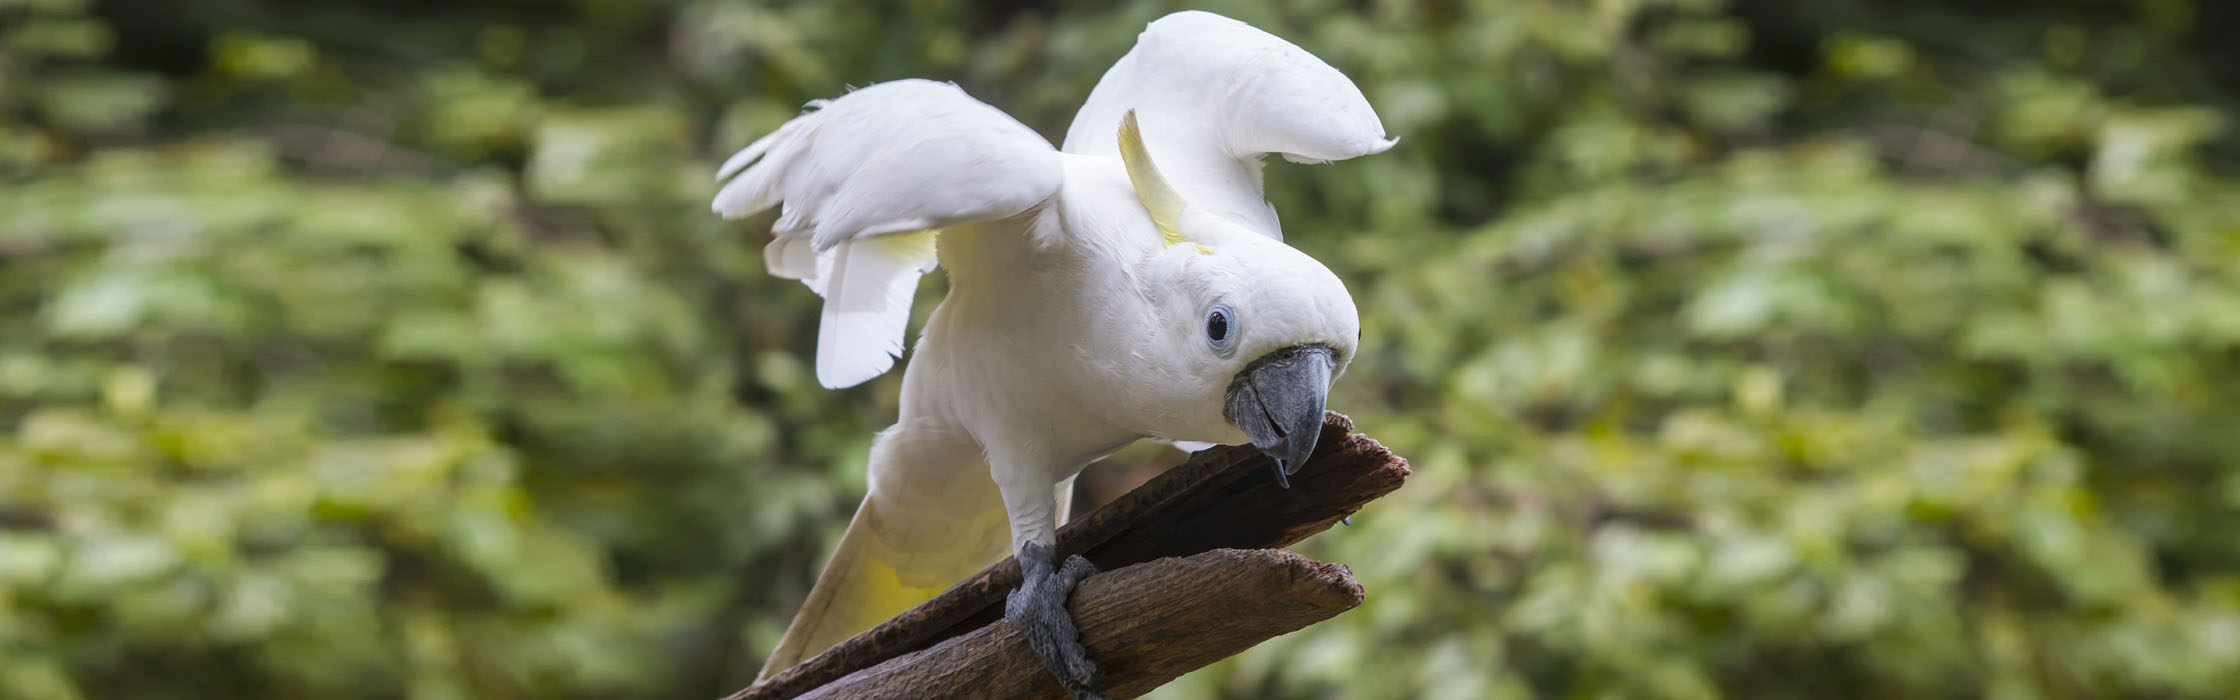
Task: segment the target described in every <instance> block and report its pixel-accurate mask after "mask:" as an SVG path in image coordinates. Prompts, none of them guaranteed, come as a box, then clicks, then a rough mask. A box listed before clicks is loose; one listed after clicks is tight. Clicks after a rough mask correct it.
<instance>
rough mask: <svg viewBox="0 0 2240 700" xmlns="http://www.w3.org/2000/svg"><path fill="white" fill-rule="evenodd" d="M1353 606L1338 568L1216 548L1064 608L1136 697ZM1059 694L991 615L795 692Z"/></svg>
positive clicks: (873, 698)
mask: <svg viewBox="0 0 2240 700" xmlns="http://www.w3.org/2000/svg"><path fill="white" fill-rule="evenodd" d="M1360 604H1361V584H1359V583H1356V582H1354V580H1353V572H1352V571H1348V570H1347V569H1346V567H1345V566H1343V565H1340V564H1324V563H1321V562H1317V561H1314V560H1311V559H1308V558H1306V557H1303V556H1300V555H1298V554H1296V553H1293V552H1290V551H1286V550H1281V549H1217V550H1214V551H1211V552H1206V553H1204V554H1198V555H1195V556H1190V557H1186V558H1180V559H1172V558H1170V559H1160V560H1157V561H1153V562H1148V563H1144V564H1137V565H1135V566H1130V567H1127V568H1125V569H1120V570H1118V571H1112V572H1107V573H1105V574H1100V575H1097V576H1092V577H1090V578H1088V579H1087V580H1084V581H1082V582H1081V584H1080V585H1079V586H1078V587H1076V588H1075V589H1074V592H1073V598H1072V602H1071V603H1070V605H1069V606H1068V607H1069V608H1070V609H1071V610H1072V612H1073V619H1074V624H1075V625H1076V626H1078V627H1079V628H1080V630H1081V643H1082V644H1083V645H1084V646H1085V647H1087V648H1088V650H1089V658H1092V659H1095V660H1096V662H1097V669H1098V670H1099V671H1101V672H1103V673H1104V674H1105V678H1106V679H1107V682H1106V685H1105V693H1106V694H1107V695H1109V696H1111V697H1115V698H1131V697H1135V696H1138V695H1142V694H1144V693H1147V692H1150V691H1151V689H1152V688H1157V687H1159V686H1161V685H1164V684H1166V682H1167V681H1171V680H1174V679H1175V678H1176V677H1178V676H1181V675H1182V674H1184V673H1188V672H1190V671H1191V670H1193V669H1196V668H1198V667H1200V666H1204V665H1206V664H1210V663H1213V662H1215V661H1219V660H1221V659H1223V658H1226V657H1228V656H1230V655H1232V654H1235V653H1237V652H1240V651H1244V650H1245V649H1249V648H1251V647H1252V646H1253V645H1255V644H1259V643H1260V642H1262V641H1265V640H1267V639H1268V638H1270V637H1274V636H1276V635H1280V634H1284V633H1286V632H1291V631H1294V630H1297V629H1299V628H1302V627H1306V626H1307V625H1311V624H1314V623H1317V622H1321V621H1323V620H1327V619H1330V617H1331V616H1333V615H1336V614H1338V613H1341V612H1345V611H1346V610H1350V609H1352V608H1353V606H1355V605H1360ZM1209 622H1218V624H1208V623H1209ZM1062 697H1065V691H1064V690H1062V689H1060V688H1059V687H1058V682H1057V680H1056V679H1055V678H1053V677H1052V676H1051V675H1050V672H1049V671H1047V670H1044V669H1043V668H1042V662H1041V661H1039V660H1037V659H1036V658H1035V656H1034V652H1033V651H1032V650H1030V649H1028V648H1027V640H1026V637H1025V636H1024V635H1022V634H1020V632H1019V629H1018V628H1016V627H1012V626H1011V623H1010V621H1008V620H998V621H996V623H995V624H992V625H988V626H986V627H981V628H980V629H977V630H973V631H972V632H970V633H968V634H965V635H964V636H961V637H951V638H949V639H948V640H947V641H944V642H941V643H940V644H936V645H934V646H933V648H930V649H925V650H921V651H916V652H911V653H909V654H904V655H902V656H900V657H896V658H894V659H891V660H888V661H887V662H886V663H882V664H879V665H877V666H873V667H871V668H868V669H865V670H862V671H858V672H856V673H853V674H849V675H848V676H847V677H845V678H842V679H840V680H838V681H835V682H832V683H829V684H826V685H825V686H823V687H820V688H817V689H816V690H813V691H810V692H809V693H808V694H806V695H803V696H801V700H828V699H831V698H857V699H863V700H878V699H885V698H893V699H894V700H918V699H920V698H1062Z"/></svg>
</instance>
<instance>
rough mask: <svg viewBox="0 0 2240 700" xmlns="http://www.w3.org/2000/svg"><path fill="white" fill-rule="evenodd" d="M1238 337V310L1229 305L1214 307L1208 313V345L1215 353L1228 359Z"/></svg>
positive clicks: (1216, 305)
mask: <svg viewBox="0 0 2240 700" xmlns="http://www.w3.org/2000/svg"><path fill="white" fill-rule="evenodd" d="M1236 335H1237V312H1236V310H1234V309H1231V308H1229V305H1228V304H1215V305H1213V310H1211V311H1207V312H1206V344H1208V345H1212V346H1213V350H1214V352H1215V353H1217V354H1219V355H1221V356H1222V357H1228V356H1229V353H1230V352H1231V351H1232V350H1233V349H1234V348H1235V345H1236Z"/></svg>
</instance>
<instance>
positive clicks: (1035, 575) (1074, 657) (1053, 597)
mask: <svg viewBox="0 0 2240 700" xmlns="http://www.w3.org/2000/svg"><path fill="white" fill-rule="evenodd" d="M1019 567H1020V568H1021V569H1022V570H1023V575H1024V577H1025V580H1024V581H1022V582H1021V583H1020V584H1019V587H1018V588H1015V589H1012V591H1011V595H1010V596H1009V597H1008V598H1006V599H1005V601H1004V606H1003V616H1004V619H1007V620H1010V621H1011V624H1012V625H1013V626H1015V627H1018V628H1019V632H1020V633H1021V634H1024V635H1026V637H1027V646H1028V648H1031V649H1033V650H1034V655H1035V657H1036V658H1038V659H1041V660H1042V665H1043V667H1045V668H1048V669H1049V670H1050V675H1051V676H1052V677H1055V678H1057V679H1058V685H1060V686H1063V687H1064V688H1065V689H1066V692H1067V693H1068V694H1071V695H1072V696H1073V698H1074V700H1104V696H1102V695H1098V694H1097V691H1098V690H1101V689H1103V688H1104V676H1103V675H1102V674H1099V673H1097V665H1096V664H1095V663H1092V662H1090V661H1089V654H1088V651H1087V650H1085V649H1083V648H1082V646H1081V633H1080V632H1079V630H1077V629H1075V627H1074V624H1073V616H1072V614H1071V613H1068V612H1066V598H1067V597H1068V596H1070V595H1072V593H1073V586H1074V584H1076V583H1080V582H1081V580H1082V579H1085V578H1088V577H1089V575H1090V574H1094V573H1097V565H1095V564H1091V563H1089V560H1088V559H1084V558H1082V557H1081V555H1079V554H1076V555H1073V556H1070V557H1066V560H1065V563H1064V564H1062V565H1061V564H1059V563H1058V553H1057V551H1056V550H1054V549H1052V548H1050V547H1047V546H1044V545H1043V544H1042V543H1039V542H1029V543H1027V545H1026V546H1025V547H1022V548H1020V551H1019Z"/></svg>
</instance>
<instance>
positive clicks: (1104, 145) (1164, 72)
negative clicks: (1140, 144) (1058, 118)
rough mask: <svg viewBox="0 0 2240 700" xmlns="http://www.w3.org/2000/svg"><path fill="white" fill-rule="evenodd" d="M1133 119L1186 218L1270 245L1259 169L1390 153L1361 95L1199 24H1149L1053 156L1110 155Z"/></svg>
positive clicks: (1308, 57) (1279, 53)
mask: <svg viewBox="0 0 2240 700" xmlns="http://www.w3.org/2000/svg"><path fill="white" fill-rule="evenodd" d="M1130 109H1133V110H1135V111H1136V115H1137V118H1138V120H1139V122H1140V124H1141V128H1142V130H1143V140H1144V142H1145V143H1146V144H1148V145H1149V147H1150V150H1151V156H1152V160H1155V161H1157V162H1158V163H1159V165H1160V169H1161V170H1162V171H1164V173H1165V174H1166V176H1167V178H1168V179H1170V180H1172V181H1173V183H1174V187H1175V189H1176V190H1177V191H1179V192H1181V193H1183V195H1184V196H1185V197H1186V198H1187V199H1189V201H1190V204H1191V206H1195V207H1206V208H1208V209H1209V210H1211V211H1212V212H1213V213H1217V214H1221V215H1223V216H1226V217H1228V218H1229V219H1231V220H1232V221H1235V222H1237V223H1239V224H1241V225H1244V226H1246V227H1249V228H1252V229H1255V230H1257V231H1259V232H1261V233H1265V234H1267V235H1269V236H1271V237H1274V238H1276V239H1278V240H1280V239H1282V238H1283V230H1282V229H1281V228H1280V227H1279V226H1277V224H1276V214H1275V210H1274V209H1273V208H1271V207H1269V206H1268V202H1267V195H1266V194H1265V193H1264V192H1263V191H1262V188H1261V181H1260V174H1261V173H1260V168H1261V163H1260V159H1261V157H1262V156H1265V155H1267V154H1270V153H1275V154H1280V155H1282V156H1283V157H1284V158H1285V159H1287V160H1290V161H1292V162H1295V163H1325V162H1329V161H1333V160H1345V159H1348V158H1354V157H1358V156H1365V155H1369V154H1372V153H1380V152H1383V151H1384V150H1385V149H1387V148H1391V147H1392V144H1394V143H1396V142H1397V139H1388V138H1385V134H1384V124H1383V122H1380V121H1378V120H1377V113H1376V110H1373V109H1370V107H1369V100H1368V98H1365V97H1363V96H1362V95H1361V88H1359V87H1355V86H1354V84H1353V81H1352V80H1348V79H1346V76H1345V74H1343V73H1339V72H1338V69H1336V68H1332V67H1330V64H1328V63H1324V62H1322V60H1321V59H1318V58H1315V57H1314V55H1313V54H1309V53H1307V52H1306V51H1305V50H1303V49H1300V48H1299V47H1297V46H1294V45H1292V44H1291V42H1288V41H1284V40H1283V39H1280V38H1277V37H1276V36H1275V35H1272V34H1269V33H1267V32H1264V31H1260V30H1259V29H1256V28H1254V27H1253V26H1252V25H1249V24H1245V23H1243V22H1239V21H1236V20H1233V19H1229V18H1227V17H1223V16H1220V15H1216V14H1212V13H1208V12H1196V11H1192V12H1177V13H1174V14H1171V15H1167V16H1165V17H1162V18H1159V20H1157V21H1154V22H1152V23H1151V25H1150V26H1149V27H1146V28H1144V30H1143V34H1142V35H1140V36H1138V37H1137V38H1136V46H1135V48H1134V49H1132V50H1130V51H1128V54H1127V55H1126V56H1122V57H1120V62H1118V63H1115V64H1113V65H1112V69H1111V70H1109V71H1106V72H1105V74H1104V78H1103V79H1102V80H1099V81H1098V82H1097V87H1096V89H1095V90H1094V91H1092V92H1090V93H1089V101H1088V102H1087V103H1086V104H1083V105H1082V106H1081V111H1080V112H1079V113H1076V114H1075V115H1074V118H1073V126H1072V128H1071V129H1069V130H1068V131H1067V132H1066V141H1065V151H1066V152H1067V153H1081V154H1111V153H1117V152H1118V151H1119V145H1118V138H1117V137H1116V136H1115V133H1116V130H1117V129H1118V128H1119V125H1120V120H1121V118H1122V117H1123V116H1125V115H1126V114H1127V112H1128V110H1130Z"/></svg>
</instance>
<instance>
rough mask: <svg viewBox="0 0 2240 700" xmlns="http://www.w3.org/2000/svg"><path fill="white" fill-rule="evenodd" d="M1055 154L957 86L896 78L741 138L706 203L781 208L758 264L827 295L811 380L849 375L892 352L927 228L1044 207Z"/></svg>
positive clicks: (835, 381)
mask: <svg viewBox="0 0 2240 700" xmlns="http://www.w3.org/2000/svg"><path fill="white" fill-rule="evenodd" d="M1058 158H1059V155H1058V153H1057V150H1056V149H1053V148H1051V147H1050V142H1049V141H1047V140H1045V139H1043V138H1042V136H1040V135H1038V134H1036V133H1034V131H1033V130H1031V129H1028V128H1027V127H1026V126H1025V125H1023V124H1020V123H1019V122H1018V121H1017V120H1014V119H1012V118H1011V117H1009V116H1006V115H1005V114H1004V113H1002V112H1000V111H997V110H996V109H995V108H993V107H989V106H988V105H986V104H983V103H981V102H980V101H978V100H974V99H972V97H971V96H969V95H966V94H965V93H964V91H963V90H961V89H958V88H957V86H955V85H951V84H948V83H939V82H933V81H928V80H897V81H894V82H888V83H880V84H877V85H872V86H869V87H865V88H863V89H860V90H856V91H854V92H850V93H848V94H847V95H845V96H842V97H839V98H837V99H832V100H819V101H816V102H811V103H809V108H808V110H807V111H805V112H804V113H803V114H802V115H801V116H799V117H795V118H794V119H793V120H792V121H788V122H786V123H785V125H784V126H780V127H779V128H778V130H777V131H774V132H772V133H771V134H770V135H768V136H764V137H762V138H761V139H758V140H756V141H755V142H754V143H753V144H750V145H748V146H747V147H746V148H744V149H741V150H740V151H739V152H738V154H736V155H733V156H732V157H731V158H730V159H728V160H726V161H725V162H724V164H723V167H722V168H721V170H719V171H718V177H719V178H729V180H730V181H729V182H727V183H725V184H724V186H723V187H722V189H720V190H718V191H717V193H716V197H715V201H714V203H713V205H712V206H713V208H714V209H715V211H716V213H719V214H722V215H723V216H725V217H727V218H737V217H742V216H750V215H753V214H755V213H757V212H761V211H763V210H767V209H769V208H771V207H773V206H780V207H782V209H781V213H780V215H779V216H778V220H777V222H775V223H774V224H773V225H772V226H771V232H772V233H774V234H776V236H777V238H776V240H773V241H771V242H770V244H769V245H767V246H765V247H764V248H763V263H764V264H765V265H766V266H767V267H768V268H769V270H770V274H772V275H776V276H778V277H783V278H788V279H798V280H801V282H802V283H803V284H806V285H808V287H809V288H810V289H812V290H815V291H816V292H817V293H818V294H820V295H823V296H824V297H825V308H824V313H823V316H822V319H821V320H820V322H819V326H818V330H817V378H818V381H820V382H823V383H824V385H825V386H829V387H835V388H837V387H845V386H853V385H855V384H860V383H862V382H864V381H866V380H869V379H871V378H872V377H876V376H879V375H880V374H881V373H884V372H886V371H887V370H888V369H889V368H891V367H893V366H894V359H895V358H896V357H898V356H900V355H901V353H902V344H903V338H904V332H905V325H906V324H907V322H908V320H909V317H910V298H911V295H912V293H913V291H914V290H915V289H916V288H917V282H918V278H919V276H921V275H923V274H924V273H925V272H926V271H928V270H931V269H932V268H933V266H934V264H935V262H936V254H935V249H934V246H933V235H934V234H933V232H934V231H935V230H937V229H940V228H942V227H945V226H952V225H957V224H964V223H970V222H977V221H987V220H994V219H1003V218H1009V217H1013V216H1017V215H1019V214H1022V213H1025V212H1026V211H1028V210H1030V209H1033V208H1035V207H1037V206H1040V205H1041V204H1042V203H1043V202H1045V201H1047V200H1048V199H1050V197H1051V195H1052V194H1054V193H1055V192H1056V191H1057V190H1058V187H1059V186H1060V185H1061V184H1062V182H1063V178H1062V176H1061V175H1060V174H1059V167H1058ZM919 232H924V235H922V236H920V235H918V234H919ZM888 239H894V240H888Z"/></svg>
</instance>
